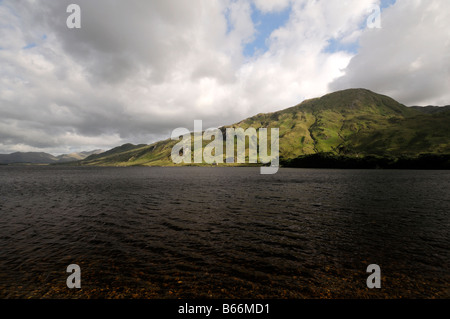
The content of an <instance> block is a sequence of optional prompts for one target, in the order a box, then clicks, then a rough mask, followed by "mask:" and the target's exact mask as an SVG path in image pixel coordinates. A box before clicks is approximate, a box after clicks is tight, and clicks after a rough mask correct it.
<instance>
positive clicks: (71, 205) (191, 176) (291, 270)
mask: <svg viewBox="0 0 450 319" xmlns="http://www.w3.org/2000/svg"><path fill="white" fill-rule="evenodd" d="M449 190H450V172H449V171H381V170H372V171H370V170H354V171H353V170H303V169H281V170H280V171H279V172H278V174H276V175H271V176H262V175H259V169H257V168H138V167H135V168H77V167H33V166H30V167H0V196H1V197H0V297H1V298H30V297H31V298H77V297H79V298H205V297H206V298H210V297H212V298H399V297H409V298H436V297H437V298H449V297H450V289H449V282H450V281H449V279H450V273H449V272H450V267H449V266H450V258H449V257H450V249H449V238H450V227H449V226H450V215H449V211H450V191H449ZM69 264H78V265H80V267H81V284H82V289H78V290H77V289H72V290H70V289H68V288H67V287H66V278H67V276H68V275H69V274H67V273H66V267H67V266H68V265H69ZM370 264H378V265H379V266H380V267H381V272H382V273H381V275H382V288H381V289H374V290H370V289H368V288H367V286H366V279H367V277H368V275H369V274H367V273H366V268H367V266H368V265H370Z"/></svg>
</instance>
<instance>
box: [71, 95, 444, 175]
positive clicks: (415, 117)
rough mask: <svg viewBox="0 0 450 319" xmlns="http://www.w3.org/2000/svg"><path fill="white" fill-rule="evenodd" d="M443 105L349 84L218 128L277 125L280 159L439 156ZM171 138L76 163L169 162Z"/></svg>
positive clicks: (441, 139) (153, 163)
mask: <svg viewBox="0 0 450 319" xmlns="http://www.w3.org/2000/svg"><path fill="white" fill-rule="evenodd" d="M446 109H448V107H445V108H439V109H437V108H435V107H428V108H425V109H418V108H417V107H406V106H405V105H403V104H401V103H399V102H397V101H395V100H394V99H392V98H390V97H388V96H385V95H380V94H377V93H374V92H371V91H369V90H365V89H349V90H344V91H339V92H335V93H331V94H327V95H325V96H323V97H321V98H315V99H311V100H306V101H304V102H302V103H301V104H299V105H296V106H294V107H291V108H288V109H285V110H282V111H279V112H275V113H268V114H258V115H256V116H253V117H250V118H248V119H245V120H243V121H241V122H239V123H236V124H234V125H230V126H225V127H222V128H221V129H222V130H223V131H224V130H225V129H226V128H227V127H234V128H243V129H247V128H249V127H253V128H255V129H258V128H269V129H270V128H279V129H280V160H281V161H282V163H286V164H292V163H294V162H295V160H299V159H302V158H303V157H308V156H313V155H314V154H327V156H325V158H327V159H329V158H330V156H332V157H333V156H334V157H336V158H359V159H360V158H364V157H370V158H379V157H382V158H399V157H402V158H415V157H419V156H420V155H421V154H427V155H436V156H437V155H439V156H440V155H443V154H444V155H449V154H450V130H449V123H450V112H446ZM177 142H178V141H172V140H170V139H167V140H165V141H160V142H157V143H154V144H151V145H131V144H126V145H123V146H121V147H118V148H115V149H113V150H111V151H108V152H104V153H102V154H98V155H93V156H89V157H88V158H86V159H85V160H82V161H80V162H79V165H101V166H133V165H146V166H153V165H163V166H165V165H167V166H172V165H174V164H173V163H172V161H171V158H170V155H171V150H172V147H173V146H174V145H175V144H176V143H177ZM299 162H301V161H299Z"/></svg>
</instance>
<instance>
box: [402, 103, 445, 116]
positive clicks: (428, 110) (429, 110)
mask: <svg viewBox="0 0 450 319" xmlns="http://www.w3.org/2000/svg"><path fill="white" fill-rule="evenodd" d="M411 107H412V108H413V109H416V110H418V111H421V112H423V113H427V114H436V113H440V112H448V111H450V105H447V106H432V105H429V106H411Z"/></svg>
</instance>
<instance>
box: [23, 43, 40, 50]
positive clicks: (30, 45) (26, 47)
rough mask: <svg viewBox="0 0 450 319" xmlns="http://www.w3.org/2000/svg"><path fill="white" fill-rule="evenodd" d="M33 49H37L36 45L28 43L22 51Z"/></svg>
mask: <svg viewBox="0 0 450 319" xmlns="http://www.w3.org/2000/svg"><path fill="white" fill-rule="evenodd" d="M34 47H37V44H36V43H30V44H27V45H26V46H24V47H23V48H22V49H24V50H29V49H32V48H34Z"/></svg>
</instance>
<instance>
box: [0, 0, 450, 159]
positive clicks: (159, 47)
mask: <svg viewBox="0 0 450 319" xmlns="http://www.w3.org/2000/svg"><path fill="white" fill-rule="evenodd" d="M71 3H75V4H78V5H79V6H80V9H81V28H79V29H77V28H74V29H69V28H68V27H67V24H66V21H67V18H68V17H69V15H70V14H71V13H67V7H68V6H69V4H71ZM377 6H379V7H380V8H381V15H380V17H379V18H380V20H379V22H380V28H377V27H374V24H373V23H368V20H369V22H374V21H375V20H374V19H373V17H374V16H373V14H374V12H376V11H375V10H374V8H376V7H377ZM448 21H450V1H448V0H396V1H395V0H382V1H377V0H347V1H343V0H190V1H183V0H160V1H159V0H154V1H144V0H126V1H125V0H95V1H93V0H68V1H66V0H58V1H54V0H0V153H11V152H16V151H23V152H30V151H33V152H35V151H42V152H48V153H52V154H55V155H58V154H63V153H71V152H78V151H89V150H94V149H104V150H107V149H110V148H113V147H115V146H119V145H122V144H124V143H134V144H140V143H144V144H150V143H152V142H155V141H158V140H162V139H167V138H169V137H170V134H171V132H172V131H173V130H174V129H176V128H178V127H185V128H188V129H189V130H193V124H194V120H202V121H203V126H204V127H203V128H204V129H206V128H209V127H220V126H223V125H228V124H233V123H236V122H239V121H241V120H243V119H245V118H247V117H250V116H253V115H256V114H259V113H267V112H274V111H278V110H282V109H285V108H288V107H290V106H293V105H297V104H299V103H300V102H302V101H303V100H304V99H309V98H314V97H319V96H322V95H324V94H327V93H330V92H334V91H337V90H342V89H348V88H366V89H369V90H372V91H374V92H377V93H380V94H385V95H389V96H391V97H393V98H394V99H396V100H398V101H399V102H401V103H403V104H405V105H408V106H412V105H423V106H425V105H448V104H450V90H449V88H450V28H449V27H448Z"/></svg>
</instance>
